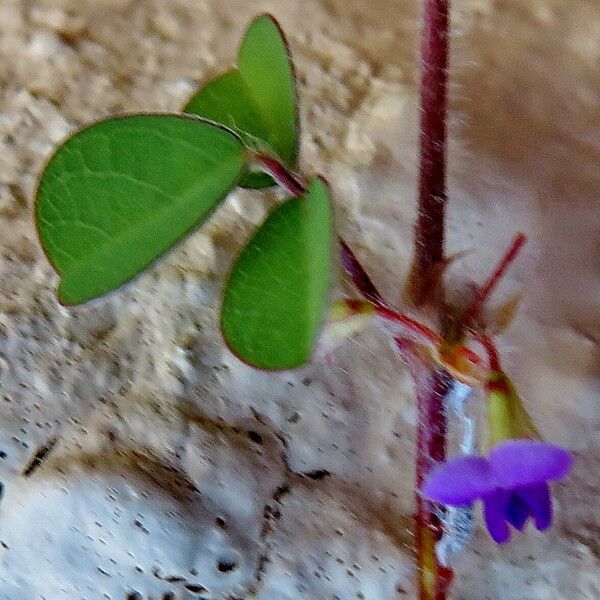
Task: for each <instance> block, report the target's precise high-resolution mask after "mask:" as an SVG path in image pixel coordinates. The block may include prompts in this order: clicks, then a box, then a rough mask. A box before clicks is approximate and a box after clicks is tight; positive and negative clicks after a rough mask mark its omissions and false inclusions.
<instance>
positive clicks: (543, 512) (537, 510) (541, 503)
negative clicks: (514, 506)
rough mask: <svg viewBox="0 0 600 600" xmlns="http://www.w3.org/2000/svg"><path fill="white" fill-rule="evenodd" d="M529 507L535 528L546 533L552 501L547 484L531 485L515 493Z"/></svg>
mask: <svg viewBox="0 0 600 600" xmlns="http://www.w3.org/2000/svg"><path fill="white" fill-rule="evenodd" d="M515 494H516V495H518V496H519V497H520V498H521V499H522V500H523V502H525V504H527V506H528V507H529V511H530V512H531V514H532V516H533V519H534V521H535V526H536V527H537V528H538V529H539V530H540V531H546V529H548V527H550V525H551V523H552V499H551V497H550V488H549V487H548V484H547V483H542V484H540V485H531V486H527V487H525V488H522V489H520V490H518V491H516V492H515Z"/></svg>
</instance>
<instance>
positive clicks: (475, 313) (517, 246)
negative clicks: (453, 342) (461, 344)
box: [461, 233, 527, 328]
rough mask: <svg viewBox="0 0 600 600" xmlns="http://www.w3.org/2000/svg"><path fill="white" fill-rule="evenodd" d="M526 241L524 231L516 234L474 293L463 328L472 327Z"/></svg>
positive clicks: (464, 318) (462, 322)
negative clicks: (490, 272)
mask: <svg viewBox="0 0 600 600" xmlns="http://www.w3.org/2000/svg"><path fill="white" fill-rule="evenodd" d="M526 241H527V236H526V235H525V234H524V233H517V235H515V237H514V238H513V240H512V242H511V244H510V246H509V247H508V249H507V250H506V252H505V253H504V255H503V256H502V258H501V259H500V261H499V262H498V265H497V266H496V268H495V269H494V271H493V272H492V274H491V275H490V276H489V277H488V278H487V279H486V281H485V282H484V284H483V285H481V286H479V287H478V288H477V290H476V292H475V294H474V295H473V298H472V300H471V304H470V305H469V307H468V308H467V310H466V311H465V313H464V315H463V317H462V319H461V325H462V328H466V327H471V326H472V325H473V322H474V321H475V320H476V319H477V317H479V315H480V314H481V311H482V310H483V306H484V304H485V301H486V300H487V299H488V298H489V297H490V295H491V293H492V292H493V291H494V288H495V287H496V285H498V282H499V281H500V279H502V276H503V275H504V273H505V272H506V269H508V267H509V266H510V265H511V264H512V263H513V262H514V260H515V259H516V258H517V255H518V254H519V252H520V251H521V248H522V247H523V246H524V245H525V242H526Z"/></svg>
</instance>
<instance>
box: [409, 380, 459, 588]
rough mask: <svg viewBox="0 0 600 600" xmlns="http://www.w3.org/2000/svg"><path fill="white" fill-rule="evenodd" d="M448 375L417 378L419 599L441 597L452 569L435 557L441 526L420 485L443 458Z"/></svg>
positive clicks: (417, 549) (416, 526) (417, 547)
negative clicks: (445, 398)
mask: <svg viewBox="0 0 600 600" xmlns="http://www.w3.org/2000/svg"><path fill="white" fill-rule="evenodd" d="M450 383H451V378H450V376H449V375H448V374H447V373H446V372H445V371H444V370H442V369H436V370H433V371H429V373H428V374H427V376H426V377H423V378H419V379H417V380H416V387H417V409H418V418H419V427H418V431H417V465H416V509H417V512H416V515H415V538H416V551H417V560H418V567H419V596H418V597H419V600H444V599H445V598H446V592H447V590H448V588H449V586H450V583H451V581H452V571H451V570H450V569H448V568H445V567H443V566H442V565H441V564H440V563H439V562H438V560H437V557H436V554H435V544H436V542H438V541H439V539H440V538H441V536H442V533H443V531H442V527H441V524H440V521H439V518H438V516H437V513H436V512H435V510H434V505H433V504H432V503H430V502H429V501H427V500H426V499H425V498H423V496H422V494H421V488H422V486H423V483H424V481H425V479H426V477H427V475H428V474H429V472H430V471H431V469H432V468H433V467H434V466H435V464H436V463H438V462H441V461H443V460H445V459H446V414H445V411H444V402H443V400H444V396H445V395H446V394H447V393H448V390H449V387H450Z"/></svg>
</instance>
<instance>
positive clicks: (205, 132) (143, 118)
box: [36, 115, 246, 304]
mask: <svg viewBox="0 0 600 600" xmlns="http://www.w3.org/2000/svg"><path fill="white" fill-rule="evenodd" d="M245 168H246V156H245V150H244V147H243V145H242V144H241V142H240V141H239V140H238V139H237V138H236V137H235V136H234V135H233V134H232V133H231V132H229V131H227V130H225V129H223V128H221V127H219V126H217V125H215V124H213V123H207V122H206V121H202V120H201V119H198V118H196V117H186V116H175V115H136V116H129V117H122V118H116V119H111V120H108V121H102V122H100V123H96V124H95V125H92V126H91V127H88V128H87V129H84V130H82V131H79V132H78V133H76V134H75V135H74V136H73V137H71V138H70V139H68V140H67V141H66V142H65V143H64V144H63V145H62V146H61V147H60V148H59V149H58V150H57V151H56V153H55V154H54V156H53V157H52V158H51V159H50V162H49V163H48V165H47V166H46V169H45V171H44V173H43V174H42V177H41V180H40V184H39V187H38V191H37V200H36V220H37V225H38V230H39V235H40V239H41V242H42V246H43V247H44V250H45V251H46V253H47V255H48V258H49V259H50V261H51V262H52V264H53V265H54V267H55V268H56V270H57V271H58V272H59V274H60V275H61V283H60V286H59V288H58V297H59V299H60V300H61V302H63V303H65V304H79V303H81V302H85V301H87V300H90V299H91V298H95V297H97V296H100V295H102V294H104V293H106V292H108V291H110V290H113V289H115V288H116V287H118V286H120V285H121V284H123V283H125V282H127V281H129V280H130V279H132V278H133V277H134V276H135V275H137V274H138V273H139V272H140V271H142V270H143V269H144V268H145V267H146V266H148V265H149V264H150V263H152V262H153V261H154V260H155V259H156V258H158V257H159V256H160V255H161V254H163V253H164V252H166V251H167V250H168V249H169V248H170V247H171V246H173V244H175V243H176V242H177V241H178V240H180V239H181V238H183V237H184V236H185V234H186V233H187V232H188V231H190V230H191V229H192V228H193V227H194V226H196V225H198V223H199V222H200V221H202V220H203V219H205V218H206V217H208V216H209V215H210V213H211V212H212V210H213V209H214V208H215V207H216V206H217V205H218V204H219V202H220V201H221V200H222V199H223V198H224V197H225V195H226V194H227V193H228V192H229V190H230V189H231V188H232V187H233V186H234V185H235V184H236V183H237V181H238V180H239V179H240V177H241V176H242V174H243V173H244V171H245Z"/></svg>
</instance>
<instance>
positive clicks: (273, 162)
mask: <svg viewBox="0 0 600 600" xmlns="http://www.w3.org/2000/svg"><path fill="white" fill-rule="evenodd" d="M251 158H252V159H253V160H255V161H256V162H258V163H259V164H260V167H261V169H262V170H263V171H264V172H265V173H267V174H268V175H270V176H271V177H272V178H273V179H274V180H275V181H276V182H277V183H278V184H279V185H280V186H281V187H282V188H283V189H284V190H285V191H286V192H288V193H289V194H291V195H292V196H303V195H304V194H305V193H306V188H305V187H304V185H302V183H301V182H300V181H298V179H297V178H296V177H295V176H294V175H293V174H292V173H290V171H288V170H287V169H286V168H285V166H284V165H282V164H281V163H280V162H279V161H278V160H277V159H276V158H273V157H272V156H269V155H267V154H257V153H253V154H252V155H251Z"/></svg>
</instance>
